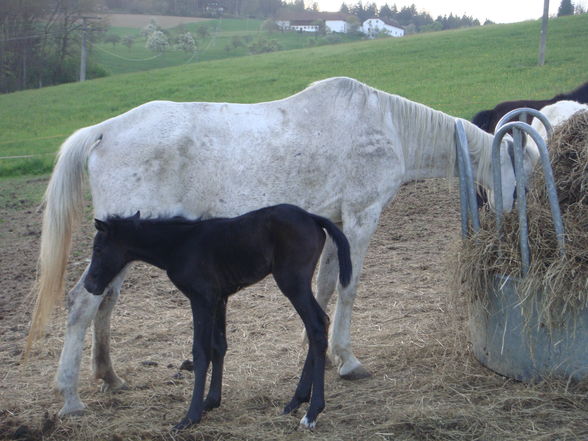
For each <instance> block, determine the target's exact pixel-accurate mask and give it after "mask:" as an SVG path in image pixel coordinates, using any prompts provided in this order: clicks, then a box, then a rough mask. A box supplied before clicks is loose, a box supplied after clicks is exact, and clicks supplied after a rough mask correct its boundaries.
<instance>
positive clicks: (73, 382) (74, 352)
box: [55, 268, 103, 416]
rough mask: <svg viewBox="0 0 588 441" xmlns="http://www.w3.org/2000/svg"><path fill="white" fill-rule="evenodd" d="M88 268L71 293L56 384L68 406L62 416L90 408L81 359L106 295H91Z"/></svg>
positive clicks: (65, 406)
mask: <svg viewBox="0 0 588 441" xmlns="http://www.w3.org/2000/svg"><path fill="white" fill-rule="evenodd" d="M87 271H88V268H86V271H84V274H83V275H82V277H81V278H80V280H78V283H77V284H76V286H75V287H74V288H73V289H72V290H71V291H70V292H69V294H68V315H67V328H66V330H65V336H64V340H63V349H62V351H61V357H60V358H59V367H58V368H57V374H56V375H55V387H56V389H57V390H58V391H59V392H60V393H61V394H62V395H63V398H64V405H63V407H62V408H61V410H60V411H59V416H64V415H75V414H80V413H82V412H83V411H84V409H85V407H86V406H85V404H84V403H83V402H82V400H80V396H79V395H78V380H79V376H80V360H81V357H82V349H83V347H84V336H85V335H86V330H87V329H88V325H89V324H90V322H91V321H92V319H93V318H94V316H95V315H96V311H97V310H98V307H99V306H100V303H101V302H102V298H103V296H95V295H93V294H90V293H89V292H88V291H86V290H85V289H84V285H83V281H84V278H85V276H86V273H87Z"/></svg>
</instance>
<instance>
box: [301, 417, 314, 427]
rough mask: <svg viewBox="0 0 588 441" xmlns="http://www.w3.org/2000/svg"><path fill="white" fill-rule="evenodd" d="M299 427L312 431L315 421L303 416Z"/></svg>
mask: <svg viewBox="0 0 588 441" xmlns="http://www.w3.org/2000/svg"><path fill="white" fill-rule="evenodd" d="M300 427H302V428H303V429H308V430H314V428H315V427H316V420H314V421H310V420H309V419H308V416H306V415H304V417H303V418H302V419H301V420H300Z"/></svg>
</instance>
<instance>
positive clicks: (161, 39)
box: [145, 31, 169, 55]
mask: <svg viewBox="0 0 588 441" xmlns="http://www.w3.org/2000/svg"><path fill="white" fill-rule="evenodd" d="M145 47H146V48H147V49H149V50H152V51H153V52H157V53H158V54H160V55H161V54H163V53H164V52H165V51H166V50H167V48H168V47H169V41H168V39H167V35H165V34H164V33H163V32H161V31H155V32H152V33H151V35H149V37H148V38H147V43H145Z"/></svg>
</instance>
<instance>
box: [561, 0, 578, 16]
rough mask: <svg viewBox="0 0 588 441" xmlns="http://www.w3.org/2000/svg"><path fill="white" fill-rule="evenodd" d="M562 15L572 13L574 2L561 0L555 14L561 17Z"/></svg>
mask: <svg viewBox="0 0 588 441" xmlns="http://www.w3.org/2000/svg"><path fill="white" fill-rule="evenodd" d="M564 15H574V4H573V3H572V0H561V3H560V5H559V9H558V10H557V16H558V17H562V16H564Z"/></svg>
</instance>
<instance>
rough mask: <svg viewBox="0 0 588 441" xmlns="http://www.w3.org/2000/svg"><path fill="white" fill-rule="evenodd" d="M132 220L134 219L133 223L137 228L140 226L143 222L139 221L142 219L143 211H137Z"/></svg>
mask: <svg viewBox="0 0 588 441" xmlns="http://www.w3.org/2000/svg"><path fill="white" fill-rule="evenodd" d="M131 220H132V221H133V225H134V226H135V228H139V227H140V226H141V224H140V223H139V221H140V220H141V212H140V211H137V212H136V213H135V214H134V215H133V216H131Z"/></svg>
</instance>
